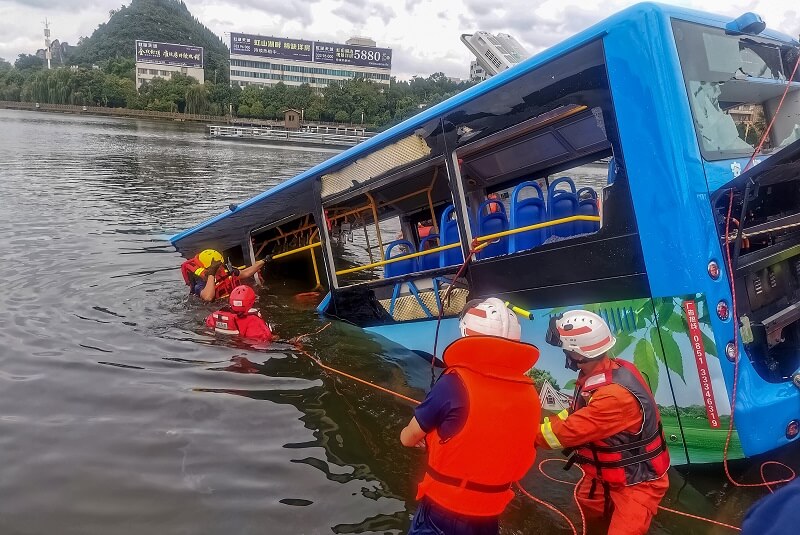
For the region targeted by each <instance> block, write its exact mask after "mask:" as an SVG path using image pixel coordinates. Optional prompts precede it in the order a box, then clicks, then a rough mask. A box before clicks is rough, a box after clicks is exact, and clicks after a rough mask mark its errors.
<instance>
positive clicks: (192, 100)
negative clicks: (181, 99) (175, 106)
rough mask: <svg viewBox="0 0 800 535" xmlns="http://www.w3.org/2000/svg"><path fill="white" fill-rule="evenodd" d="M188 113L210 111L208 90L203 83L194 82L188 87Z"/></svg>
mask: <svg viewBox="0 0 800 535" xmlns="http://www.w3.org/2000/svg"><path fill="white" fill-rule="evenodd" d="M185 98H186V113H197V114H201V113H206V112H208V90H207V89H206V86H204V85H202V84H193V85H190V86H189V87H187V88H186V97H185Z"/></svg>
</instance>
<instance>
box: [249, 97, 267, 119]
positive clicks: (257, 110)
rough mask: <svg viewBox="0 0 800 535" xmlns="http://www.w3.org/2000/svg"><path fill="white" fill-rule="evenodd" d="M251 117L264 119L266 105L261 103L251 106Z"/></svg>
mask: <svg viewBox="0 0 800 535" xmlns="http://www.w3.org/2000/svg"><path fill="white" fill-rule="evenodd" d="M250 115H251V116H252V117H256V118H258V119H263V118H264V105H263V104H261V102H260V101H257V102H255V103H254V104H253V105H252V106H250Z"/></svg>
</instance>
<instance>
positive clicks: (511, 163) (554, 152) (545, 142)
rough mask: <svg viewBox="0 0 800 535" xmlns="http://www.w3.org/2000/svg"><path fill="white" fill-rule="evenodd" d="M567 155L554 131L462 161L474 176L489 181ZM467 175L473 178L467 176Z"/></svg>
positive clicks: (563, 157)
mask: <svg viewBox="0 0 800 535" xmlns="http://www.w3.org/2000/svg"><path fill="white" fill-rule="evenodd" d="M569 154H570V149H569V147H567V146H566V145H565V144H564V143H563V142H562V141H561V140H560V139H559V138H557V137H556V135H555V134H554V133H553V132H547V133H544V134H540V135H538V136H536V137H534V138H529V139H526V140H524V141H521V142H518V143H515V144H513V145H511V146H507V147H505V148H504V149H501V150H498V151H495V152H491V153H489V154H487V155H485V156H480V157H478V158H475V159H473V160H467V161H466V162H465V163H466V164H467V165H468V166H469V169H470V171H473V172H474V174H475V175H477V178H479V179H481V180H482V181H483V182H484V183H487V184H488V183H489V182H491V181H492V179H496V178H497V177H498V176H507V175H510V174H512V173H514V172H516V171H518V170H520V169H526V168H533V167H536V166H538V165H539V164H544V163H545V162H551V161H553V160H559V159H565V158H566V157H567V156H568V155H569ZM468 178H475V177H473V176H469V177H468Z"/></svg>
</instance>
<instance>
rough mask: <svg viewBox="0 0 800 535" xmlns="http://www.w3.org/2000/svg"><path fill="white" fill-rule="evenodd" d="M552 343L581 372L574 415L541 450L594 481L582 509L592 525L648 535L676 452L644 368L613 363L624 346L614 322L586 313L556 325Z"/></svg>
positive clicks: (555, 423) (549, 434)
mask: <svg viewBox="0 0 800 535" xmlns="http://www.w3.org/2000/svg"><path fill="white" fill-rule="evenodd" d="M547 342H548V343H549V344H551V345H555V346H559V347H561V348H562V349H563V350H564V353H565V354H566V356H567V364H566V366H567V368H569V369H572V370H575V371H578V370H579V374H578V380H577V383H576V387H575V396H574V398H573V400H572V405H571V407H570V408H569V410H566V409H565V410H564V411H562V412H561V413H559V414H558V415H555V416H551V417H547V418H545V419H544V423H543V424H542V426H541V434H540V436H539V439H538V440H537V444H538V445H540V446H544V447H548V448H552V449H560V450H564V449H566V450H568V451H571V452H572V453H571V455H572V457H571V458H570V461H569V464H570V465H571V463H573V462H577V463H578V464H580V465H581V467H582V468H583V470H584V472H585V473H586V475H585V476H584V478H583V479H581V481H580V482H579V483H578V489H577V497H578V503H579V505H580V506H581V508H582V509H583V511H584V513H585V514H586V517H587V520H588V519H595V520H600V521H602V522H601V523H602V525H604V526H606V525H607V526H608V532H607V533H608V535H643V534H645V533H647V530H648V529H649V527H650V522H651V520H652V519H653V516H654V515H655V514H656V512H657V510H658V504H659V503H660V502H661V499H662V498H663V497H664V494H665V493H666V492H667V489H668V487H669V479H668V478H667V469H668V468H669V452H668V451H667V444H666V441H665V440H664V433H663V430H662V428H661V416H660V415H659V412H658V406H657V405H656V401H655V399H654V398H653V394H652V393H651V392H650V388H649V387H648V385H647V383H646V382H645V380H644V378H643V377H642V376H641V374H640V373H639V371H638V370H637V369H636V367H635V366H634V365H633V364H631V363H629V362H627V361H624V360H620V359H611V358H609V357H608V355H607V352H608V351H609V350H610V349H611V348H612V347H613V346H614V344H615V343H616V339H615V338H614V336H613V335H612V334H611V330H610V329H609V328H608V325H607V324H606V322H605V321H604V320H603V319H602V318H601V317H600V316H598V315H597V314H593V313H592V312H588V311H586V310H572V311H569V312H565V313H564V314H563V315H558V316H555V317H553V318H551V320H550V328H549V329H548V332H547Z"/></svg>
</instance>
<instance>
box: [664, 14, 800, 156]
mask: <svg viewBox="0 0 800 535" xmlns="http://www.w3.org/2000/svg"><path fill="white" fill-rule="evenodd" d="M672 27H673V31H674V33H675V42H676V44H677V46H678V56H679V58H680V63H681V69H682V71H683V77H684V81H685V83H686V91H687V94H688V97H689V103H690V106H691V109H692V115H693V117H694V125H695V130H696V132H697V138H698V141H699V143H700V149H701V151H702V153H703V157H705V158H706V159H707V160H721V159H726V158H736V157H744V156H750V155H751V154H752V153H753V150H754V149H755V147H756V145H758V143H759V141H760V140H761V137H762V136H763V134H764V131H765V130H766V126H767V124H768V123H769V121H770V120H771V119H772V116H773V115H774V112H775V110H776V108H777V106H778V102H779V101H780V99H781V96H782V95H783V92H784V89H785V88H786V83H787V77H788V76H789V75H790V74H791V71H792V69H793V68H794V65H795V62H796V61H797V54H798V52H797V49H796V48H793V47H789V46H786V45H783V44H781V43H779V42H777V41H772V40H769V39H766V38H762V37H756V36H752V35H728V34H726V33H725V30H723V29H721V28H711V27H707V26H703V25H700V24H695V23H690V22H686V21H681V20H674V21H673V22H672ZM797 139H800V73H798V74H796V75H795V81H793V82H792V83H791V86H790V88H789V92H788V94H787V96H786V100H785V102H784V103H783V106H782V107H781V112H780V114H779V115H778V116H777V117H776V118H775V124H774V125H773V127H772V130H771V132H770V136H769V137H768V138H767V139H766V140H765V144H764V147H763V151H764V152H766V153H769V152H770V151H774V150H776V149H780V148H782V147H784V146H786V145H788V144H789V143H791V142H792V141H795V140H797Z"/></svg>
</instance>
